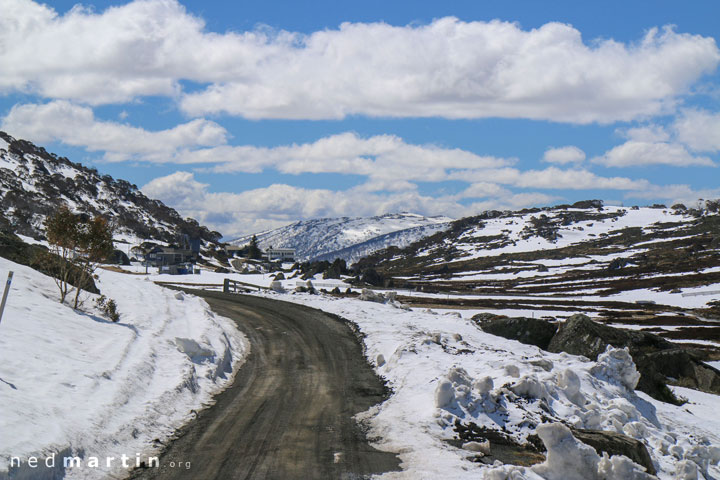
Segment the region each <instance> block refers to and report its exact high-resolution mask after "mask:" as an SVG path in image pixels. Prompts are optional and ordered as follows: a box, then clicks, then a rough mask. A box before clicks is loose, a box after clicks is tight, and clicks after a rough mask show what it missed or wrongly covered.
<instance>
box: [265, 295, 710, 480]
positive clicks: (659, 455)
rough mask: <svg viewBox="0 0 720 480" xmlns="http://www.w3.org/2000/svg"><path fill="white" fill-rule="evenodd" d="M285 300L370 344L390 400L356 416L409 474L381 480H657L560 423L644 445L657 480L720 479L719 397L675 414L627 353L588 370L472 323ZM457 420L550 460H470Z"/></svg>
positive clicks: (612, 353)
mask: <svg viewBox="0 0 720 480" xmlns="http://www.w3.org/2000/svg"><path fill="white" fill-rule="evenodd" d="M267 295H273V294H267ZM273 296H274V295H273ZM281 298H282V299H283V300H289V301H294V302H298V303H303V304H306V305H309V306H313V307H316V308H320V309H322V310H325V311H328V312H331V313H334V314H337V315H340V316H342V317H345V318H347V319H349V320H351V321H353V322H355V323H356V324H357V325H358V327H359V328H360V330H361V331H362V333H363V334H364V335H365V339H364V342H365V346H366V355H367V358H368V359H369V361H370V362H371V363H372V364H374V365H375V369H376V371H377V372H378V374H379V375H381V376H383V377H385V378H386V379H387V381H388V383H389V385H390V387H391V388H392V389H393V392H394V393H393V394H392V396H391V397H390V398H389V399H388V400H387V401H385V402H384V403H383V404H381V405H379V406H375V407H373V408H372V409H370V410H369V411H368V412H365V413H363V414H360V415H359V416H358V418H359V419H360V420H361V421H363V422H364V423H365V424H366V425H367V426H368V427H369V429H370V432H369V437H370V438H377V439H379V440H378V441H377V444H376V446H377V447H378V448H380V449H382V450H386V451H392V452H397V453H398V454H399V457H400V459H401V461H402V465H401V466H402V468H403V471H402V472H393V473H387V474H385V475H383V476H382V478H388V479H417V478H420V479H425V478H446V479H461V478H489V479H505V478H511V479H523V478H525V479H540V478H545V479H555V478H558V479H560V478H562V479H572V478H582V479H609V480H619V479H644V478H652V477H650V476H649V475H647V474H646V473H644V469H643V467H641V466H639V465H637V464H635V463H633V462H632V461H631V460H629V459H627V458H625V457H621V456H613V457H609V458H608V457H607V456H599V455H598V454H597V453H595V451H594V450H593V449H592V448H590V447H587V446H585V445H584V444H582V443H579V442H578V441H577V440H575V439H574V438H573V437H572V435H571V434H569V433H568V432H569V430H567V428H566V427H565V426H563V424H565V425H567V426H571V427H575V428H586V429H594V430H605V431H610V432H618V433H622V434H625V435H628V436H630V437H633V438H635V439H637V440H639V441H641V442H643V443H644V444H645V445H646V447H647V449H648V452H649V453H650V456H651V458H652V460H653V464H654V467H655V468H656V470H657V472H658V473H657V476H658V477H659V478H662V479H672V478H675V477H676V473H677V475H678V477H677V478H693V477H692V475H693V474H697V475H698V478H700V479H703V476H704V478H705V479H708V478H718V477H719V476H720V467H718V461H720V449H719V448H718V447H720V418H718V417H717V414H716V409H717V405H719V404H720V401H719V400H718V398H717V397H716V396H714V395H710V394H704V393H701V392H695V391H692V390H688V389H680V388H678V389H677V393H678V394H679V395H681V396H684V397H686V398H690V400H691V402H690V403H688V404H686V405H684V406H681V407H677V406H674V405H669V404H664V403H661V402H658V401H655V400H654V399H652V398H650V397H649V396H647V395H645V394H643V393H641V392H635V391H634V388H635V386H636V385H637V381H638V378H639V375H638V373H637V369H636V368H635V365H634V364H633V362H632V359H631V357H630V355H629V354H628V352H627V351H626V350H623V349H613V348H610V349H608V350H607V351H606V352H605V353H604V354H602V355H601V356H600V357H599V358H598V360H597V362H593V361H590V360H588V359H587V358H585V357H577V356H573V355H568V354H565V353H560V354H553V353H548V352H544V351H542V350H540V349H538V348H537V347H534V346H530V345H524V344H520V343H518V342H515V341H512V340H507V339H504V338H501V337H496V336H493V335H490V334H488V333H485V332H483V331H481V330H479V329H478V328H477V327H475V325H474V324H473V322H472V321H470V320H469V318H462V317H460V318H458V317H454V316H447V315H437V314H435V313H434V312H432V311H423V312H421V311H416V310H413V311H406V310H401V309H397V308H393V307H392V306H391V305H386V304H381V303H375V302H363V301H359V300H356V299H348V298H345V299H335V298H331V297H327V296H323V295H312V296H311V295H304V294H295V295H283V296H282V297H281ZM380 359H381V360H382V361H380ZM456 421H460V422H461V423H463V424H466V425H467V424H469V423H470V422H473V423H475V424H476V425H477V426H478V427H480V428H483V427H485V428H488V429H493V430H501V429H504V432H505V433H507V434H508V435H510V436H511V437H512V438H514V439H515V440H516V441H517V442H519V443H524V442H525V441H527V438H528V436H529V435H531V434H535V433H537V434H538V435H540V436H541V438H542V440H543V441H544V442H545V444H546V446H547V448H548V451H549V452H550V454H549V455H548V458H547V460H546V462H545V463H543V464H540V465H537V466H535V467H516V466H510V465H484V464H482V463H474V462H470V461H469V460H468V457H470V456H476V455H478V451H482V450H483V449H485V446H482V447H481V446H480V445H469V446H468V447H464V448H456V447H453V446H452V445H450V444H449V443H448V442H447V440H450V439H453V438H456V431H455V428H456V427H455V422H456ZM467 443H469V442H466V445H467ZM476 443H479V444H481V445H482V443H483V442H481V441H478V442H476ZM489 448H490V451H491V452H492V444H490V445H489ZM478 449H479V450H478ZM565 459H569V461H567V462H566V461H564V460H565ZM693 469H694V470H693ZM683 472H690V473H683ZM703 472H705V473H707V475H706V474H705V473H703ZM687 475H690V476H687Z"/></svg>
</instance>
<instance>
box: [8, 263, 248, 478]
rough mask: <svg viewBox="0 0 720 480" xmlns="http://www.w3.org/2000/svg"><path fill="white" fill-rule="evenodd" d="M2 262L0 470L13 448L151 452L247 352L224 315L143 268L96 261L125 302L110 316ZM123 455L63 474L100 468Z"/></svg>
mask: <svg viewBox="0 0 720 480" xmlns="http://www.w3.org/2000/svg"><path fill="white" fill-rule="evenodd" d="M7 270H14V271H15V278H14V280H13V284H12V290H11V292H10V295H9V298H8V304H7V308H6V311H5V315H4V316H3V319H2V323H0V358H1V361H0V379H2V382H0V432H2V434H1V435H0V471H2V470H7V468H8V466H9V460H10V457H14V456H17V457H20V458H21V459H25V458H27V457H28V456H31V455H36V456H38V457H44V456H46V455H49V454H51V453H52V452H61V451H66V452H70V451H72V452H73V453H75V454H84V455H85V456H86V457H90V456H96V457H98V458H102V459H105V458H106V457H108V456H110V457H115V458H119V457H120V456H121V455H122V454H126V455H127V456H129V457H130V458H131V459H133V460H134V459H135V457H136V453H141V454H143V455H148V454H150V453H153V452H155V451H156V448H157V447H158V446H159V444H158V443H153V440H154V439H160V440H163V439H166V438H167V437H168V436H169V435H170V434H171V433H172V432H173V431H174V430H175V429H176V428H178V427H179V426H181V425H182V424H183V423H185V422H187V421H188V420H189V419H191V418H192V417H193V415H194V410H197V409H200V408H202V407H203V406H204V405H206V404H208V403H209V402H210V401H211V400H212V395H213V394H214V393H216V392H219V391H220V390H222V389H223V388H224V387H225V386H227V385H228V384H229V382H230V381H231V380H232V377H233V375H234V373H235V371H236V370H237V367H238V366H239V365H240V362H242V359H243V357H244V355H245V354H246V351H247V342H246V339H245V338H244V336H243V335H242V334H241V333H240V332H239V331H238V330H237V329H236V328H235V326H234V325H233V323H232V322H231V321H230V320H228V319H225V318H222V317H218V316H215V315H214V314H213V313H212V312H211V311H210V310H209V308H208V306H207V304H206V303H205V302H204V301H203V300H201V299H199V298H197V297H193V296H189V295H184V294H178V293H177V292H173V291H171V290H166V289H163V288H160V287H158V286H156V285H155V284H153V283H152V282H150V281H146V280H144V277H140V276H135V275H126V274H120V273H114V272H108V271H100V272H99V275H100V279H99V281H98V282H97V283H98V286H99V288H100V289H101V291H102V293H103V294H105V295H106V296H107V297H108V298H112V299H114V300H115V301H116V302H117V305H118V310H119V312H120V314H121V317H120V321H119V322H118V323H112V322H109V321H107V320H105V319H103V318H101V317H100V316H99V315H97V314H95V313H92V312H91V313H82V312H75V311H73V310H72V309H71V308H69V307H67V306H64V305H61V304H59V303H58V301H57V291H56V290H57V289H56V286H55V284H54V282H53V280H52V279H51V278H48V277H46V276H44V275H42V274H40V273H38V272H36V271H34V270H32V269H29V268H27V267H23V266H20V265H17V264H14V263H12V262H9V261H7V260H5V259H2V258H0V274H2V275H3V278H4V275H5V272H6V271H7ZM93 297H95V296H92V295H90V296H89V298H88V299H87V300H86V301H85V305H86V307H85V309H86V310H88V311H90V310H92V309H91V305H92V304H93V301H92V299H93ZM103 462H104V460H103ZM118 463H119V462H116V464H115V468H110V469H107V468H84V469H77V468H74V469H70V470H68V471H67V474H66V477H65V478H68V479H72V478H106V477H107V476H109V475H111V474H118V472H119V471H120V468H119V467H120V466H119V465H118Z"/></svg>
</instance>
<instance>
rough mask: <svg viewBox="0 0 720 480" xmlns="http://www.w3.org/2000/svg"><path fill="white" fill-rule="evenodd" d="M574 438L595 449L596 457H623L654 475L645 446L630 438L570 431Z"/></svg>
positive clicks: (616, 434) (606, 433)
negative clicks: (604, 453) (605, 455)
mask: <svg viewBox="0 0 720 480" xmlns="http://www.w3.org/2000/svg"><path fill="white" fill-rule="evenodd" d="M572 434H573V436H574V437H575V438H577V439H578V440H580V441H581V442H583V443H584V444H586V445H590V446H591V447H593V448H594V449H595V451H596V452H597V453H598V455H602V453H603V452H606V453H607V454H608V455H610V456H613V455H625V456H626V457H628V458H629V459H630V460H632V461H633V462H635V463H637V464H638V465H642V466H643V467H645V468H646V469H647V472H648V473H649V474H651V475H655V473H656V472H655V466H654V465H653V463H652V459H651V458H650V454H649V453H648V451H647V448H645V445H644V444H643V443H642V442H641V441H639V440H635V439H634V438H632V437H628V436H627V435H623V434H622V433H616V432H605V431H601V430H585V429H572Z"/></svg>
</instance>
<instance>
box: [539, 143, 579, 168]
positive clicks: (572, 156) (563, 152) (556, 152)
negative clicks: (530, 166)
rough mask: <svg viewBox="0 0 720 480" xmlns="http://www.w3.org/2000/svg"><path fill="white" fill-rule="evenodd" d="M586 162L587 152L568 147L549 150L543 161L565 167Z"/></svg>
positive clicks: (546, 151)
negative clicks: (569, 164)
mask: <svg viewBox="0 0 720 480" xmlns="http://www.w3.org/2000/svg"><path fill="white" fill-rule="evenodd" d="M584 160H585V152H583V151H582V150H580V149H579V148H578V147H575V146H573V145H568V146H566V147H558V148H548V149H547V150H545V154H543V161H545V162H548V163H556V164H559V165H565V164H568V163H581V162H583V161H584Z"/></svg>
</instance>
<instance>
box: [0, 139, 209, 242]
mask: <svg viewBox="0 0 720 480" xmlns="http://www.w3.org/2000/svg"><path fill="white" fill-rule="evenodd" d="M62 203H65V204H67V205H68V206H69V207H70V208H71V209H72V210H74V211H76V212H83V213H87V214H89V215H96V214H103V215H107V216H109V217H111V219H112V221H113V222H114V223H115V224H116V225H117V230H116V235H115V238H116V240H120V241H126V242H128V243H130V244H136V243H140V242H142V241H146V240H149V241H155V242H164V243H174V242H176V241H177V237H178V234H188V235H190V236H191V237H196V238H201V239H202V240H203V243H205V244H206V245H208V244H214V243H217V242H218V241H219V240H220V238H221V234H220V233H218V232H212V231H210V230H209V229H207V228H206V227H203V226H201V225H199V224H198V222H196V221H195V220H193V219H190V218H188V219H183V218H182V217H181V216H180V215H179V214H178V213H177V212H176V211H175V210H173V209H172V208H170V207H167V206H166V205H164V204H163V203H162V202H160V201H158V200H152V199H150V198H147V197H146V196H145V195H143V194H142V193H141V192H140V190H138V188H137V186H135V185H132V184H131V183H129V182H127V181H125V180H115V179H113V178H112V177H111V176H109V175H100V174H99V173H98V171H97V170H96V169H94V168H87V167H85V166H83V165H80V164H79V163H73V162H71V161H70V160H68V159H67V158H64V157H58V156H57V155H55V154H52V153H48V152H47V151H46V150H45V149H44V148H42V147H37V146H35V145H33V144H32V143H30V142H28V141H25V140H16V139H14V138H13V137H11V136H10V135H8V134H6V133H4V132H0V206H1V207H2V210H1V211H0V227H4V228H9V229H11V230H13V231H14V232H15V233H18V234H20V235H24V236H27V237H33V238H36V239H37V238H41V237H42V225H43V222H44V221H45V218H46V216H47V215H48V214H50V213H52V212H53V211H54V210H55V209H56V208H57V207H58V205H60V204H62Z"/></svg>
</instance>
